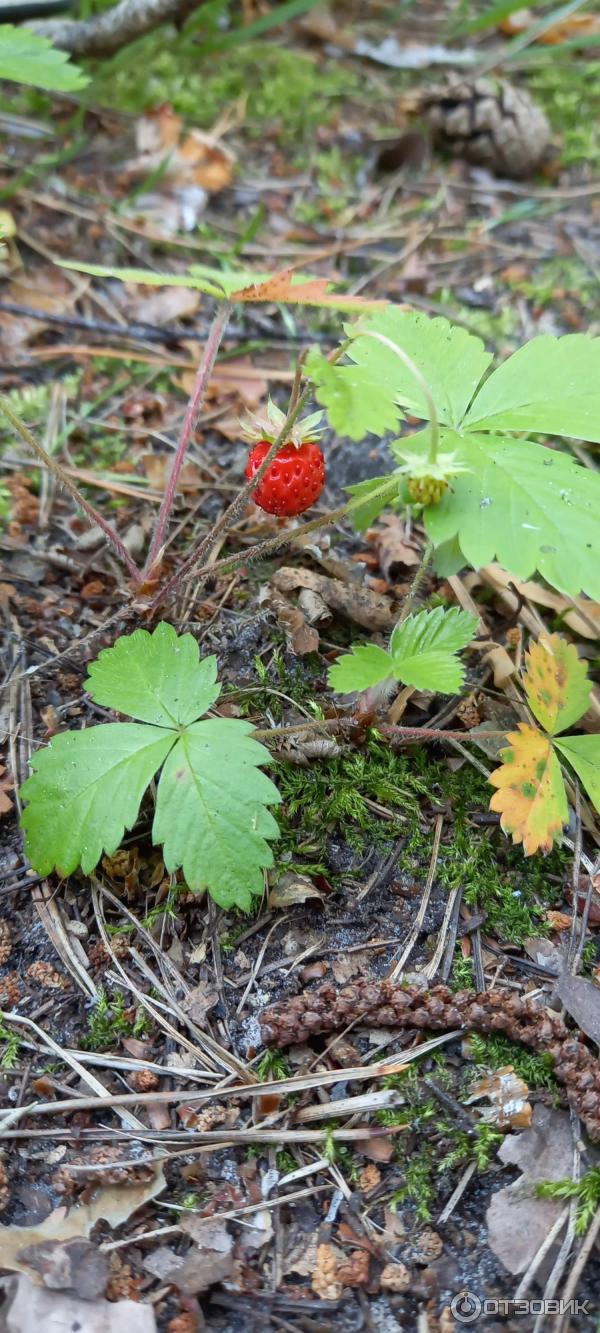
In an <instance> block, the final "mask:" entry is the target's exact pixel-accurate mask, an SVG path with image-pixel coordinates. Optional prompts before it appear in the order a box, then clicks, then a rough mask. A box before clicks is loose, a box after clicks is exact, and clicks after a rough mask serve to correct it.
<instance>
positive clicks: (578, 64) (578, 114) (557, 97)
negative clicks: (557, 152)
mask: <svg viewBox="0 0 600 1333" xmlns="http://www.w3.org/2000/svg"><path fill="white" fill-rule="evenodd" d="M527 86H528V88H529V91H530V92H531V94H532V96H533V97H536V98H537V99H538V101H539V102H540V103H541V105H542V106H543V108H544V110H545V112H546V114H547V116H548V119H549V120H550V123H551V125H552V128H553V129H554V130H555V131H556V132H557V134H558V135H559V136H560V138H561V140H562V149H561V161H562V162H563V163H564V164H565V166H573V165H576V164H578V163H582V164H583V165H585V166H588V167H589V169H590V171H591V172H592V173H594V172H597V171H598V168H599V167H600V66H599V65H598V61H597V60H588V61H579V60H577V61H574V60H573V59H572V58H569V57H568V58H567V59H563V60H561V59H558V60H557V59H556V58H555V57H553V58H552V59H549V60H548V61H547V63H546V62H544V64H543V65H542V67H541V68H539V69H536V68H535V67H534V66H533V67H532V68H531V69H530V70H529V71H528V77H527Z"/></svg>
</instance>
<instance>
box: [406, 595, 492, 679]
mask: <svg viewBox="0 0 600 1333" xmlns="http://www.w3.org/2000/svg"><path fill="white" fill-rule="evenodd" d="M476 632H477V619H476V617H475V616H472V615H469V612H468V611H461V610H460V609H459V607H456V606H453V607H452V608H451V609H450V611H445V610H444V608H443V606H437V607H436V608H435V610H433V611H419V612H418V614H417V615H415V616H407V618H406V620H403V621H402V622H401V624H399V625H396V628H395V630H394V632H393V634H392V637H391V640H390V653H391V656H392V662H393V671H394V675H395V676H396V678H397V680H401V681H402V683H403V684H404V685H413V686H414V687H415V689H418V690H437V691H439V692H440V693H442V694H455V693H456V692H457V690H459V689H460V688H461V685H462V683H463V680H464V667H463V665H462V663H461V662H459V661H457V659H456V657H455V656H454V654H455V653H457V652H459V651H460V649H461V648H466V646H467V644H468V643H470V642H471V639H472V638H473V636H474V635H475V633H476Z"/></svg>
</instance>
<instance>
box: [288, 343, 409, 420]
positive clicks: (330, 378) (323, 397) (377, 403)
mask: <svg viewBox="0 0 600 1333" xmlns="http://www.w3.org/2000/svg"><path fill="white" fill-rule="evenodd" d="M305 369H306V373H307V375H309V376H310V378H311V379H312V380H313V382H314V384H315V398H316V400H317V402H318V403H320V404H321V406H322V407H324V408H325V409H326V411H327V416H328V418H329V423H330V425H331V426H332V428H333V430H335V431H336V432H337V434H338V435H345V436H347V437H348V439H350V440H363V439H364V438H365V435H369V434H371V435H386V434H387V433H388V431H393V430H396V429H397V427H398V423H399V421H401V419H402V413H401V411H400V409H399V408H398V406H397V404H396V403H394V402H390V400H389V397H386V396H384V395H382V394H381V392H380V388H379V384H378V381H377V380H372V379H370V377H369V375H368V373H367V372H365V371H364V370H361V371H360V373H359V372H357V369H356V367H355V366H353V365H350V366H332V364H331V362H330V361H328V360H327V357H326V356H323V353H322V352H320V351H319V350H318V348H315V347H313V348H312V349H311V351H310V352H309V354H308V356H307V358H306V362H305Z"/></svg>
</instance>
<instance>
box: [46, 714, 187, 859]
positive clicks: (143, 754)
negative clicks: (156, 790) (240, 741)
mask: <svg viewBox="0 0 600 1333" xmlns="http://www.w3.org/2000/svg"><path fill="white" fill-rule="evenodd" d="M176 740H177V735H176V733H175V732H173V731H165V730H163V729H162V728H159V727H151V726H144V725H142V724H141V723H137V722H109V723H107V724H106V726H100V727H89V728H88V729H87V731H69V732H64V733H63V734H62V735H59V736H55V737H54V739H53V740H52V741H51V742H50V744H49V745H48V747H47V748H46V749H45V750H40V751H39V752H38V754H36V755H35V756H34V758H33V759H32V761H31V767H32V768H33V769H34V772H33V775H32V776H31V777H30V778H28V779H27V781H26V782H25V783H24V784H23V786H22V788H21V793H22V795H23V797H24V798H25V800H26V801H27V802H28V805H27V808H26V810H25V811H24V813H23V815H22V817H21V823H22V826H23V828H24V829H25V847H26V851H27V855H28V857H29V860H30V861H31V864H32V866H33V867H34V869H35V870H37V872H38V874H40V875H47V874H48V873H49V872H50V871H51V870H53V869H54V868H56V869H57V870H58V871H59V873H60V874H61V875H69V874H71V872H72V871H73V870H75V869H76V867H77V866H78V865H81V868H82V870H84V871H85V873H86V874H89V873H90V871H91V870H93V869H94V866H96V865H97V864H98V861H99V860H100V857H101V855H102V853H103V852H107V853H108V854H109V855H111V854H112V853H113V852H115V851H116V849H117V847H118V846H119V843H120V842H121V839H122V837H123V833H124V831H125V829H130V828H133V825H134V824H135V821H136V819H137V816H138V810H139V807H140V802H141V799H142V796H143V795H144V792H145V790H146V788H147V786H148V784H149V782H150V781H151V780H152V778H153V777H154V774H155V773H156V770H157V769H158V768H160V766H161V764H162V763H163V761H164V760H165V759H166V757H167V754H168V753H169V750H170V749H171V746H172V745H174V744H175V741H176Z"/></svg>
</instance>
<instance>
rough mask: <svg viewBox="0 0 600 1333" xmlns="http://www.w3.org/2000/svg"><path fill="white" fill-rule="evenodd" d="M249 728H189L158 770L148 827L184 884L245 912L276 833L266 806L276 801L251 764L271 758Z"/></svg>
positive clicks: (219, 723)
mask: <svg viewBox="0 0 600 1333" xmlns="http://www.w3.org/2000/svg"><path fill="white" fill-rule="evenodd" d="M251 732H252V725H251V724H250V723H248V722H241V721H238V720H237V719H233V718H211V719H209V720H208V721H206V722H196V723H194V724H193V725H192V726H190V727H188V729H187V731H186V732H185V733H184V735H183V736H182V737H181V739H180V740H179V741H178V743H177V745H176V746H175V748H174V749H173V750H172V751H171V753H170V755H169V757H168V759H167V762H166V763H165V765H164V768H163V770H162V773H161V776H160V781H159V784H158V792H157V798H156V813H155V816H154V824H153V828H152V836H153V840H154V841H155V842H158V843H163V855H164V861H165V866H166V867H167V870H169V871H173V870H176V869H178V867H179V866H182V867H183V873H184V876H185V879H186V883H187V884H188V885H189V887H190V888H191V889H201V888H207V889H208V890H209V892H210V893H211V895H212V897H213V898H214V899H215V900H216V902H218V903H220V904H221V906H222V907H232V906H237V907H241V908H243V909H244V910H246V911H247V910H248V909H249V908H250V906H251V903H252V894H260V893H262V890H263V875H262V870H263V867H265V866H270V865H272V862H273V857H272V852H271V849H270V847H269V845H268V842H267V839H271V838H276V837H277V836H278V833H279V830H278V827H277V824H276V821H275V820H274V818H273V816H272V815H271V814H270V812H269V811H268V810H267V808H266V807H267V806H268V805H274V804H276V803H277V802H278V801H280V800H281V797H280V795H279V792H278V791H277V788H276V787H275V786H274V785H273V783H272V782H271V780H270V778H268V777H267V775H266V774H265V773H263V772H261V770H260V768H259V767H258V765H260V764H265V763H268V762H270V758H271V756H270V755H269V752H268V750H266V749H265V748H264V746H262V745H259V743H258V742H257V741H255V740H253V739H252V737H251V734H250V733H251ZM233 774H235V784H234V783H233V781H232V775H233Z"/></svg>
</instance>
